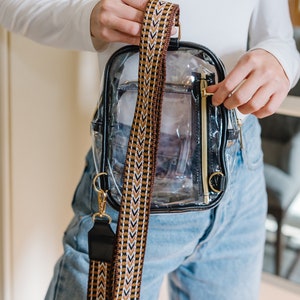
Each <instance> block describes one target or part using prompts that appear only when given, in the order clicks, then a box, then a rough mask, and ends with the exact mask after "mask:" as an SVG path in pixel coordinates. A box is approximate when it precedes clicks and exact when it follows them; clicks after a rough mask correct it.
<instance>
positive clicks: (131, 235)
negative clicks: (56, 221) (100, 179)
mask: <svg viewBox="0 0 300 300" xmlns="http://www.w3.org/2000/svg"><path fill="white" fill-rule="evenodd" d="M174 21H175V23H174ZM173 24H174V25H179V7H178V5H175V4H172V3H169V2H163V1H157V0H154V1H149V2H148V4H147V8H146V11H145V16H144V23H143V27H142V32H141V40H140V58H139V73H138V77H139V78H138V80H139V86H138V98H137V103H136V108H135V113H134V118H133V123H132V127H131V132H130V137H129V142H128V149H127V156H126V163H125V169H124V180H123V182H124V184H123V192H122V201H121V207H120V212H119V220H118V227H117V240H116V244H115V248H116V249H115V255H114V259H113V263H112V264H111V263H110V262H109V261H108V260H106V261H104V260H103V261H101V259H98V258H97V259H90V270H89V282H88V296H87V299H88V300H112V299H114V300H119V299H122V300H127V299H139V294H140V284H141V281H142V269H143V262H144V253H145V248H146V239H147V230H148V221H149V213H150V200H151V191H152V186H153V181H154V174H155V165H156V152H157V147H158V139H159V131H160V118H161V108H162V101H161V100H162V94H163V87H164V81H165V72H166V70H165V57H166V53H167V49H168V45H169V42H170V35H171V28H172V25H173ZM104 194H105V193H104ZM100 216H101V214H100ZM96 247H97V241H96ZM92 249H94V248H93V247H92ZM90 257H91V255H90ZM96 257H97V253H96Z"/></svg>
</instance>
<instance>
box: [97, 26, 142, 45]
mask: <svg viewBox="0 0 300 300" xmlns="http://www.w3.org/2000/svg"><path fill="white" fill-rule="evenodd" d="M102 36H103V37H102V39H103V40H105V41H109V42H120V43H125V44H129V45H139V42H140V37H139V36H133V35H128V34H125V33H123V32H120V31H117V30H111V29H107V28H106V29H103V31H102Z"/></svg>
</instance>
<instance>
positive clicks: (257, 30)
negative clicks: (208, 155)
mask: <svg viewBox="0 0 300 300" xmlns="http://www.w3.org/2000/svg"><path fill="white" fill-rule="evenodd" d="M275 2H276V3H275ZM249 47H250V50H251V49H257V48H262V49H264V50H266V51H268V52H270V53H272V54H273V55H274V56H275V57H276V58H277V59H278V61H279V62H280V63H281V65H282V67H283V68H284V70H285V73H286V75H287V77H288V78H289V80H290V85H291V87H293V86H294V85H295V84H296V83H297V81H298V79H299V76H300V55H299V52H298V50H297V48H296V44H295V40H294V38H293V26H292V24H291V22H290V15H289V7H288V1H287V0H276V1H274V0H259V1H258V5H257V7H256V9H255V11H254V13H253V16H252V19H251V24H250V28H249Z"/></svg>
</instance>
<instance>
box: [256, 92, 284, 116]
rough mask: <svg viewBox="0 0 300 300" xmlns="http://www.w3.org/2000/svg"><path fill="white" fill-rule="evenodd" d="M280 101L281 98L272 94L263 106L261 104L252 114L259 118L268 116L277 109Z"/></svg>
mask: <svg viewBox="0 0 300 300" xmlns="http://www.w3.org/2000/svg"><path fill="white" fill-rule="evenodd" d="M281 103H282V98H281V97H279V96H277V95H273V96H272V97H271V98H270V99H269V101H268V102H267V103H266V104H265V106H263V107H262V108H261V109H260V110H258V111H256V112H255V113H253V115H254V116H256V117H257V118H260V119H261V118H265V117H268V116H270V115H272V114H274V113H275V112H276V111H277V109H278V108H279V106H280V105H281Z"/></svg>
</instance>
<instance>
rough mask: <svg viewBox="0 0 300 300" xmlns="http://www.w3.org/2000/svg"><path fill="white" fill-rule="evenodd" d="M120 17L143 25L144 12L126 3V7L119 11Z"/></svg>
mask: <svg viewBox="0 0 300 300" xmlns="http://www.w3.org/2000/svg"><path fill="white" fill-rule="evenodd" d="M118 17H120V18H121V19H126V20H130V21H134V22H138V23H143V18H144V11H143V10H139V9H138V8H136V7H132V6H130V5H127V4H126V3H124V6H123V7H122V8H121V9H120V10H119V11H118Z"/></svg>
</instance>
